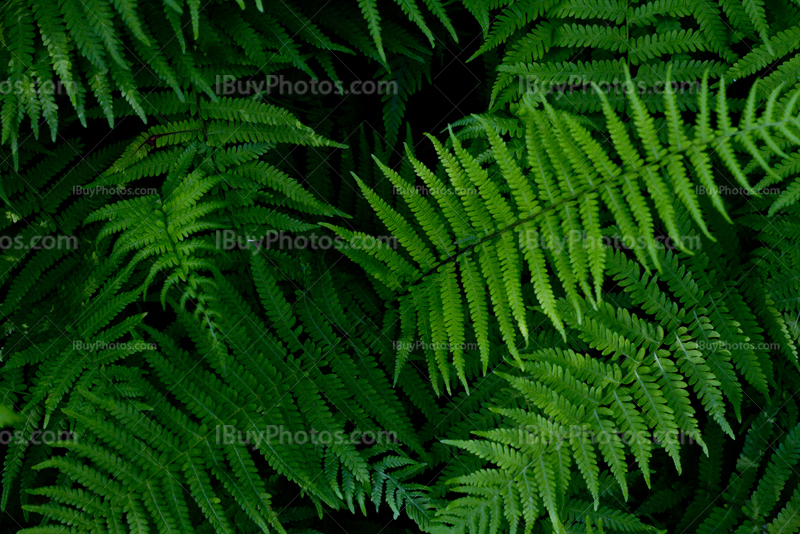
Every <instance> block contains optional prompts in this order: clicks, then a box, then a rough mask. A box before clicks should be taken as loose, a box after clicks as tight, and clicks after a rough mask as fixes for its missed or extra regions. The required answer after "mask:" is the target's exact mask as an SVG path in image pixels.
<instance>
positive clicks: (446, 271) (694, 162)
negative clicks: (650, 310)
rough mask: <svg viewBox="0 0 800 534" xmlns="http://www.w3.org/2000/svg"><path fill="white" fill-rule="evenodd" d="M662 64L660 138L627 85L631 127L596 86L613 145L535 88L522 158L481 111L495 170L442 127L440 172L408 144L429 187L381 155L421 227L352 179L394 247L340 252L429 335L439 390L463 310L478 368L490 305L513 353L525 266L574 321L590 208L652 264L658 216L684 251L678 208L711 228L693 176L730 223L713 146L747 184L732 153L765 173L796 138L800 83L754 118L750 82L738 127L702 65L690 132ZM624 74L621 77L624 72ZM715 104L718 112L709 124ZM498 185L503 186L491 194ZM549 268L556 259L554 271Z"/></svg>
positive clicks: (591, 234) (459, 360)
mask: <svg viewBox="0 0 800 534" xmlns="http://www.w3.org/2000/svg"><path fill="white" fill-rule="evenodd" d="M667 75H668V77H667V83H666V85H665V89H666V90H665V94H664V97H663V98H664V109H665V113H664V115H665V117H664V119H665V121H666V122H665V124H666V127H667V140H666V143H664V142H662V141H661V140H660V139H659V135H658V133H657V130H656V127H655V117H654V116H653V114H651V113H650V112H649V111H648V110H647V109H646V108H645V106H644V105H643V104H642V102H641V99H640V98H639V97H638V96H637V95H636V93H635V92H634V91H633V90H630V91H628V92H627V98H628V101H629V105H630V108H631V111H630V115H631V122H632V124H633V126H634V128H632V129H630V130H629V129H628V128H626V125H625V123H624V122H623V120H622V119H621V117H620V116H619V115H618V114H617V113H616V112H615V111H614V110H613V109H612V108H611V107H610V105H609V104H608V102H607V101H606V100H605V96H604V95H603V94H602V92H600V99H601V101H603V111H604V114H605V118H606V124H607V128H608V131H609V132H610V141H611V147H612V149H611V150H607V149H606V148H605V146H604V145H602V144H601V143H600V142H598V141H597V140H596V139H595V137H594V136H593V135H592V133H591V132H590V131H589V130H588V129H587V128H586V127H584V126H583V125H582V124H581V123H579V122H578V121H577V120H576V119H575V118H574V117H572V116H571V115H569V114H567V113H563V112H557V111H556V110H554V109H553V108H552V107H551V106H550V105H549V104H548V103H547V101H546V100H544V99H542V101H541V104H542V106H543V109H540V108H538V107H537V106H538V103H537V102H535V101H532V100H527V101H526V102H525V103H526V106H524V107H523V108H522V111H521V119H522V120H523V122H524V124H525V133H524V135H525V156H524V158H520V159H521V160H522V161H520V160H518V159H515V158H514V157H513V156H512V153H511V152H510V151H509V149H508V147H507V144H506V142H505V141H503V140H502V138H501V137H500V136H499V135H498V134H497V133H496V132H495V131H494V129H493V128H492V127H491V126H490V125H489V124H487V123H485V122H482V124H483V126H484V130H485V132H486V135H487V137H488V140H489V143H490V146H491V150H492V152H491V156H492V160H494V161H495V162H496V163H497V166H498V168H499V169H500V173H499V176H490V175H489V173H488V172H487V170H486V169H485V168H483V167H482V166H481V165H480V164H479V163H478V162H477V161H476V158H475V156H473V155H472V154H471V153H470V152H469V151H468V150H467V149H466V148H465V147H463V146H462V144H461V141H460V140H459V139H458V138H457V137H455V136H454V135H453V134H452V132H451V135H450V142H451V143H452V146H453V148H454V150H453V151H452V152H451V151H449V150H447V149H446V148H445V147H443V146H442V145H441V144H440V143H439V142H438V141H437V140H436V139H434V138H432V137H431V140H432V142H433V143H434V147H435V148H436V151H437V154H438V156H439V159H440V160H441V162H442V164H443V165H444V168H445V170H446V173H447V176H448V178H449V181H448V182H447V183H445V182H444V181H443V180H442V179H441V178H440V177H438V176H436V175H435V174H434V173H433V172H432V171H431V170H430V169H428V168H427V167H425V165H424V164H422V163H421V162H419V161H418V160H416V159H415V158H414V156H413V155H412V154H411V153H410V151H408V150H407V158H408V159H409V161H410V162H411V163H412V165H413V167H414V170H415V172H416V175H417V177H418V178H419V179H421V180H422V181H423V182H424V183H425V185H426V186H427V188H428V189H429V190H430V191H431V192H432V194H431V195H430V196H428V197H423V196H422V195H421V194H420V193H419V192H418V191H417V190H416V189H415V188H414V187H413V184H412V183H411V182H409V181H408V180H407V179H406V178H403V177H401V176H400V175H399V174H398V173H397V172H395V171H393V170H392V169H390V168H388V167H387V166H385V165H384V164H382V163H381V162H378V165H379V166H380V168H381V169H382V170H383V172H384V174H385V175H386V177H387V178H388V179H389V180H390V181H391V183H392V184H393V185H394V186H395V188H396V189H397V190H400V191H407V192H408V194H405V195H403V200H404V202H405V203H406V204H407V205H408V207H409V208H410V210H411V212H412V213H413V215H414V218H415V220H416V222H417V223H418V226H417V228H419V229H420V230H417V229H416V228H415V227H413V226H412V225H411V224H409V222H408V221H406V220H404V218H403V217H402V216H401V215H400V214H399V213H398V212H397V211H396V210H395V209H393V208H392V207H391V206H389V205H388V204H387V203H386V202H385V201H384V200H382V199H381V198H380V197H379V196H378V195H377V194H376V193H375V192H374V191H372V190H371V188H369V187H367V186H366V185H365V184H364V183H363V182H361V181H360V180H358V179H357V178H356V180H357V182H358V184H359V186H360V187H361V190H362V193H363V195H364V196H365V198H366V199H367V200H368V201H369V203H370V204H371V205H372V207H373V209H374V210H375V212H376V214H377V215H378V216H379V217H380V219H381V220H382V221H383V222H384V224H385V225H386V227H387V228H388V229H389V231H390V232H391V233H392V235H394V236H395V237H397V239H398V241H399V243H400V245H401V250H400V251H395V250H391V249H390V248H389V247H387V246H377V247H374V248H370V249H365V250H358V249H356V248H350V249H348V250H345V251H344V253H345V254H347V255H348V256H349V257H350V258H351V259H353V260H354V261H356V262H357V263H360V264H361V265H362V266H363V267H364V269H365V271H366V272H367V273H368V274H369V275H370V276H371V277H372V278H373V279H375V280H376V281H377V282H378V283H379V284H381V285H383V286H385V287H386V288H387V289H388V290H389V291H391V292H393V293H394V294H395V295H397V298H398V300H399V306H400V307H401V309H402V310H404V312H403V313H402V314H401V322H402V336H403V338H409V339H411V338H417V339H422V340H423V341H424V342H425V343H426V345H424V346H425V347H428V346H429V347H436V348H435V349H425V356H426V359H427V361H428V369H429V373H430V377H431V380H432V382H433V383H434V384H436V383H437V382H438V379H437V377H441V378H442V379H443V381H444V383H445V387H446V388H447V389H448V391H449V390H450V389H449V388H450V386H449V384H450V365H449V358H448V355H447V352H448V351H450V352H452V361H453V364H454V366H455V370H456V373H457V375H458V378H459V379H460V381H461V382H462V383H463V384H464V385H465V387H468V385H467V380H466V377H465V375H464V357H465V356H464V351H463V349H462V347H463V346H464V340H465V335H466V330H465V325H466V324H467V321H468V322H469V324H470V325H471V326H472V329H473V330H474V332H475V338H476V340H477V345H478V347H479V353H480V357H481V361H482V362H483V365H484V372H485V370H486V364H487V362H488V351H489V343H488V330H489V317H490V310H491V312H492V313H493V315H494V317H495V318H496V320H497V323H498V325H499V328H500V331H501V332H502V337H503V340H504V342H505V345H506V349H507V350H508V352H509V353H510V354H511V355H512V356H513V357H514V359H515V360H516V361H518V362H520V363H521V360H520V357H519V349H518V347H519V346H520V343H521V342H520V341H519V340H518V338H517V332H519V334H521V336H522V340H523V341H522V343H524V341H525V340H527V339H528V336H529V330H528V326H527V322H526V318H525V307H524V304H523V299H522V283H521V280H522V278H523V272H525V273H526V274H525V277H526V278H527V277H530V279H531V280H532V281H533V286H534V289H535V294H536V299H537V300H538V303H539V306H540V307H541V309H542V310H543V311H544V313H545V314H546V315H547V316H548V317H549V318H550V319H551V320H552V321H553V323H554V325H555V326H556V328H557V329H558V330H559V331H560V332H561V333H562V335H564V333H565V331H564V327H563V314H562V313H561V312H560V311H559V310H558V308H557V306H556V298H555V292H554V289H553V287H554V284H559V285H560V287H561V288H562V289H563V291H564V292H565V294H566V296H567V300H568V302H570V304H571V305H572V308H573V312H574V313H575V315H576V317H577V320H578V321H581V319H582V316H583V315H584V314H585V313H586V310H588V309H598V306H599V303H600V301H601V296H602V295H601V288H602V285H603V280H604V275H603V272H604V270H605V268H606V257H607V256H606V254H605V250H604V238H603V228H602V226H601V218H600V215H601V206H605V209H607V210H608V212H610V214H611V215H612V217H613V220H614V222H615V224H616V226H617V228H618V230H619V232H620V233H621V236H622V238H623V239H624V240H625V241H626V242H631V243H643V244H644V246H641V247H633V251H634V254H635V255H636V257H637V259H638V260H639V262H640V263H641V264H642V265H643V266H644V268H645V269H649V268H650V267H655V268H656V269H658V270H660V269H661V264H660V261H659V254H658V247H659V245H658V244H657V243H656V240H655V236H654V233H655V231H656V224H657V222H660V223H661V224H662V225H663V227H664V230H665V232H666V233H667V235H668V236H669V237H670V239H671V240H672V242H673V243H675V244H676V245H677V246H678V247H679V248H680V249H682V250H683V251H684V252H687V253H690V254H691V251H690V250H688V248H687V247H686V246H685V244H684V239H683V238H682V235H681V232H680V231H679V229H678V226H677V222H676V221H677V219H676V217H677V213H678V212H679V211H681V210H686V211H687V212H688V213H689V214H690V215H691V218H692V220H693V221H694V222H695V223H696V224H697V226H698V228H699V229H700V231H701V232H702V233H703V234H704V235H705V236H706V237H707V238H709V239H711V240H713V239H714V237H713V236H712V234H711V233H710V231H709V229H708V227H707V224H706V222H705V218H704V216H703V213H702V210H701V204H700V201H699V198H698V194H697V193H696V191H697V186H702V187H703V188H705V190H706V191H708V192H709V199H710V202H711V205H712V206H713V208H714V209H715V210H716V211H718V212H719V213H720V214H721V215H722V216H723V217H725V218H726V219H727V220H728V221H730V218H729V217H728V215H727V212H726V209H725V206H724V204H723V200H722V197H721V196H720V194H719V193H718V190H719V188H718V187H717V182H716V180H715V178H714V175H713V173H712V166H711V161H710V158H711V157H712V155H713V154H717V155H718V156H719V161H720V163H721V164H722V165H723V166H724V167H725V168H726V169H727V170H728V171H729V172H730V173H731V174H732V176H733V177H734V179H735V180H736V181H737V182H738V183H739V184H740V186H741V187H742V188H743V189H744V190H745V191H747V192H748V193H754V191H753V189H752V186H751V185H750V184H749V182H748V180H747V177H746V176H745V174H744V172H743V170H742V167H741V165H740V164H739V158H740V157H741V156H738V157H737V155H736V153H737V152H741V153H744V154H745V155H748V156H750V157H752V158H753V159H754V160H755V161H756V162H758V164H759V166H760V168H761V169H762V170H763V171H764V172H766V173H767V174H768V175H772V174H774V172H775V171H774V170H773V166H770V165H769V164H768V163H767V161H766V159H765V157H764V155H765V154H767V153H774V154H775V155H778V156H781V157H788V156H787V154H786V153H785V152H784V150H782V149H781V148H780V147H778V142H779V141H778V140H780V141H782V142H783V141H789V142H790V143H791V144H792V145H795V144H797V142H798V141H800V138H798V137H797V136H796V134H795V133H793V132H794V131H795V130H796V129H797V127H798V124H797V119H796V118H795V117H794V115H793V110H794V109H795V105H796V102H797V99H798V98H800V91H796V92H795V93H794V94H793V96H792V98H791V100H790V101H789V103H788V104H787V106H786V107H784V108H783V109H782V110H781V111H780V113H779V114H778V116H776V106H775V99H776V98H777V95H778V91H777V90H776V91H773V93H772V94H771V96H770V99H769V100H768V102H767V105H766V108H765V111H764V112H763V114H762V115H761V116H759V117H756V114H755V95H756V89H755V88H754V89H753V90H752V91H751V93H750V97H749V98H748V101H747V105H746V108H745V110H744V112H743V114H742V117H741V118H740V120H739V125H738V127H734V126H733V125H732V123H731V118H730V114H729V111H728V109H727V105H726V97H725V89H724V83H723V84H722V86H721V88H720V90H719V91H718V93H717V95H716V97H715V98H714V101H715V104H716V105H715V106H714V107H713V108H712V96H711V95H710V91H709V87H708V77H707V76H705V77H704V78H703V81H702V89H701V91H700V94H699V95H698V101H697V106H698V109H699V112H698V116H697V124H695V125H693V127H692V129H691V130H689V129H687V126H686V125H685V124H684V122H683V119H682V117H681V114H680V112H679V111H678V109H677V107H676V105H675V99H674V91H673V89H672V85H671V83H670V78H669V70H668V71H667ZM626 79H627V81H628V83H629V84H631V83H632V81H631V77H630V74H629V73H628V72H627V70H626ZM596 89H597V90H598V92H599V88H596ZM712 109H713V110H714V113H713V116H714V117H715V121H716V124H715V126H714V127H713V128H712V126H711V118H712ZM478 120H479V121H481V120H482V119H480V118H478ZM633 133H635V134H636V135H635V137H634V136H633V135H632V134H633ZM734 141H735V142H736V144H734ZM762 143H763V144H762ZM501 187H503V188H505V190H506V191H508V193H507V194H504V193H502V192H501V189H500V188H501ZM671 191H674V192H675V193H674V194H675V195H676V197H677V199H678V202H679V203H678V204H676V205H673V203H672V201H671V199H672V193H671ZM323 226H327V227H328V228H331V229H332V230H333V231H334V232H336V233H337V234H338V235H340V236H342V237H343V238H345V239H348V240H354V239H361V238H362V237H363V236H362V235H360V234H359V233H358V232H352V231H350V230H346V229H344V228H342V227H339V226H335V225H330V224H327V223H323ZM523 259H524V261H523ZM548 266H549V268H550V269H552V270H555V274H556V276H555V277H552V276H551V274H550V273H549V272H548V271H549V270H548ZM484 288H487V289H488V292H487V291H484ZM579 292H580V293H579ZM487 296H488V299H487ZM487 300H488V302H487ZM489 302H490V303H491V306H490V304H489ZM465 303H466V304H467V306H465ZM408 346H410V344H405V347H408ZM401 347H402V346H401ZM407 358H408V350H407V349H406V348H401V349H400V350H399V351H398V355H397V364H396V368H395V369H396V371H395V372H396V374H397V373H399V370H400V368H401V367H402V365H403V363H404V362H405V360H406V359H407Z"/></svg>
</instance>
